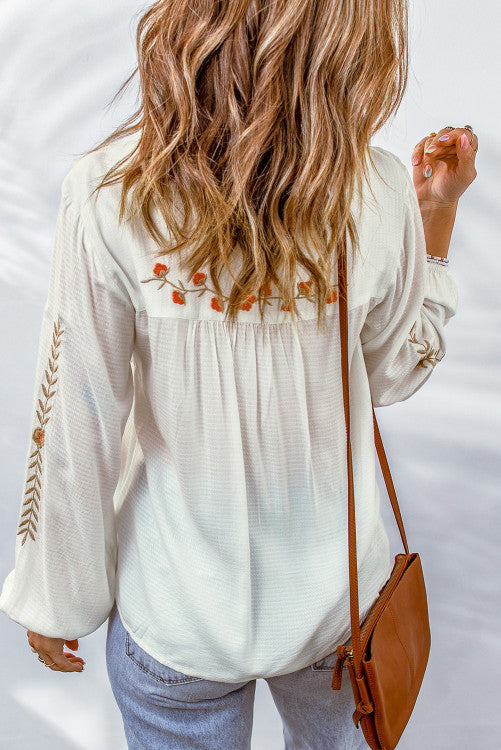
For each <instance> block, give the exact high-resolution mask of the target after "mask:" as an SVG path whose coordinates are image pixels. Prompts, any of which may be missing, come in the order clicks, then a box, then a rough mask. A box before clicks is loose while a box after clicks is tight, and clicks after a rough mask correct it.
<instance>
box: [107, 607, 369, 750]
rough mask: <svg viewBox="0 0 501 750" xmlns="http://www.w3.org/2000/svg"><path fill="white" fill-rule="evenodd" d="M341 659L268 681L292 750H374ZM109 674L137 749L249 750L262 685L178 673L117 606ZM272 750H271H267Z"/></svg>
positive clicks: (127, 733)
mask: <svg viewBox="0 0 501 750" xmlns="http://www.w3.org/2000/svg"><path fill="white" fill-rule="evenodd" d="M335 661H336V652H335V651H334V652H333V653H332V654H329V655H328V656H326V657H324V658H323V659H320V660H319V661H317V662H315V663H314V664H311V665H310V666H308V667H305V668H304V669H300V670H298V671H297V672H291V673H290V674H285V675H279V676H278V677H269V678H265V679H266V682H267V683H268V686H269V688H270V692H271V695H272V697H273V700H274V702H275V705H276V707H277V709H278V712H279V714H280V716H281V719H282V723H283V731H284V741H285V750H362V749H363V750H366V748H367V743H366V741H365V739H364V736H363V734H362V730H361V729H360V728H358V729H357V728H356V727H355V725H354V723H353V719H352V718H351V717H352V713H353V711H354V710H355V701H354V698H353V693H352V688H351V683H350V678H349V675H348V672H347V670H346V665H345V668H344V669H343V679H342V686H341V689H340V690H333V689H332V687H331V681H332V671H333V668H334V664H335ZM106 667H107V670H108V676H109V679H110V683H111V688H112V691H113V695H114V697H115V700H116V702H117V704H118V707H119V709H120V712H121V714H122V719H123V724H124V730H125V736H126V739H127V744H128V747H129V748H130V749H131V750H157V748H158V749H160V748H162V749H163V748H165V750H249V749H250V746H251V734H252V716H253V709H254V694H255V690H256V680H249V681H247V682H233V683H229V682H216V681H212V680H205V679H202V678H200V677H192V676H190V675H186V674H182V673H181V672H177V671H176V670H175V669H172V668H171V667H168V666H165V665H164V664H161V663H160V662H158V661H157V660H156V659H154V658H153V657H151V656H150V655H149V654H148V653H147V652H146V651H144V650H143V649H142V648H141V647H140V646H139V645H138V644H137V643H136V642H135V641H134V640H133V639H132V638H131V636H130V635H129V633H128V632H127V631H126V630H125V628H124V626H123V623H122V620H121V619H120V614H119V612H118V609H117V606H116V603H115V604H114V606H113V609H112V611H111V613H110V617H109V620H108V632H107V639H106ZM267 750H268V749H267Z"/></svg>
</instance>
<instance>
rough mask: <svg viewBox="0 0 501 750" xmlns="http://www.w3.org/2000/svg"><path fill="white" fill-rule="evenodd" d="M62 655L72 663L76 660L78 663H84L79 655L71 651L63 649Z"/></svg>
mask: <svg viewBox="0 0 501 750" xmlns="http://www.w3.org/2000/svg"><path fill="white" fill-rule="evenodd" d="M64 656H65V657H66V658H67V659H69V660H70V661H71V662H73V664H75V663H77V662H78V663H80V664H85V659H83V658H82V657H81V656H77V655H76V654H71V653H69V652H66V651H65V652H64Z"/></svg>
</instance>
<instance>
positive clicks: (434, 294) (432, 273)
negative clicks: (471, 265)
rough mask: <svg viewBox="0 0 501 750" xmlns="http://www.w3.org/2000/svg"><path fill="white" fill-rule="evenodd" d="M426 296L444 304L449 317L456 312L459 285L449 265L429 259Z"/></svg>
mask: <svg viewBox="0 0 501 750" xmlns="http://www.w3.org/2000/svg"><path fill="white" fill-rule="evenodd" d="M426 265H427V269H428V270H427V274H426V286H425V297H426V299H429V300H431V301H432V302H436V303H437V304H439V305H442V306H443V307H444V308H445V309H446V311H447V319H448V318H451V317H452V316H453V315H455V314H456V311H457V308H458V285H457V282H456V279H455V278H454V276H453V275H452V274H451V272H450V269H449V267H448V266H443V265H441V264H440V263H432V262H431V261H427V263H426Z"/></svg>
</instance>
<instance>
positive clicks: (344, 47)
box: [0, 0, 478, 750]
mask: <svg viewBox="0 0 501 750" xmlns="http://www.w3.org/2000/svg"><path fill="white" fill-rule="evenodd" d="M137 41H138V52H139V55H138V70H139V73H140V78H141V106H140V107H139V109H138V111H137V112H136V113H135V114H134V115H133V116H132V117H131V118H130V119H129V120H127V122H126V123H125V125H123V126H122V127H121V128H119V129H118V130H117V131H115V132H114V133H113V134H112V135H111V136H110V137H109V138H107V139H106V140H105V141H104V142H103V143H102V144H100V145H99V146H98V147H96V148H95V149H93V150H92V151H90V152H88V153H86V154H84V155H82V156H81V157H80V158H79V159H77V160H76V161H75V163H74V164H73V166H72V168H71V169H70V170H69V172H68V174H67V175H66V177H65V179H64V181H63V185H62V191H61V203H60V207H59V214H58V220H57V229H56V236H55V243H54V250H53V254H52V260H51V271H50V281H49V291H48V297H47V303H46V306H45V309H44V314H43V324H42V329H41V335H40V344H39V355H38V364H37V375H36V379H35V392H34V395H33V424H32V432H31V439H30V445H29V452H28V457H27V462H26V476H25V493H24V495H25V496H24V498H23V503H22V506H21V510H20V516H19V525H18V530H17V535H16V550H15V556H16V560H15V568H14V570H12V571H11V572H10V573H9V575H8V576H7V577H6V579H5V581H4V584H3V589H2V594H1V598H0V608H1V609H2V610H3V611H4V612H6V613H7V614H8V615H9V616H10V617H11V618H12V619H14V620H15V621H17V622H19V623H20V624H21V625H23V626H24V627H25V628H27V636H28V642H29V644H30V645H31V647H32V650H33V651H35V652H37V653H38V655H39V659H40V660H41V661H43V662H44V663H45V665H46V666H47V667H49V668H50V669H54V670H57V671H63V672H74V671H75V672H80V671H82V670H83V664H84V660H83V659H82V658H81V657H79V656H77V655H75V654H72V653H70V652H68V651H66V652H65V651H64V650H63V648H64V646H65V645H66V647H68V648H70V649H71V650H72V651H75V650H77V648H78V639H79V638H81V637H83V636H85V635H87V634H89V633H92V632H94V631H95V630H96V629H97V628H98V627H99V626H100V625H101V624H103V623H104V622H105V621H106V620H108V631H107V647H106V659H107V667H108V673H109V676H110V682H111V687H112V689H113V693H114V696H115V698H116V700H117V703H118V706H119V708H120V711H121V712H122V717H123V721H124V727H125V733H126V737H127V741H128V744H129V747H131V748H160V747H162V748H163V747H165V748H176V749H177V748H183V750H184V749H185V748H186V749H188V748H204V750H208V749H211V748H228V750H230V749H231V750H234V749H236V748H238V749H240V748H248V747H250V735H251V730H252V711H253V698H254V691H255V680H256V679H257V678H259V677H262V678H264V679H266V680H267V683H268V685H269V687H270V690H271V693H272V696H273V699H274V701H275V703H276V706H277V708H278V710H279V712H280V714H281V717H282V720H283V724H284V737H285V740H286V746H287V748H289V749H292V748H319V749H322V750H325V749H326V748H338V749H340V748H348V747H349V748H360V747H365V746H366V743H365V741H364V738H363V736H362V733H361V731H360V730H357V728H356V727H355V726H354V724H353V721H352V711H353V696H352V692H351V686H350V684H349V680H348V679H346V677H345V679H344V680H343V683H342V689H341V690H340V691H335V692H334V691H333V690H332V689H331V678H332V669H333V667H334V662H335V658H336V647H337V645H338V644H339V643H344V642H346V641H347V640H348V639H349V637H350V617H349V581H348V559H347V558H348V555H347V532H346V524H347V499H346V498H347V495H346V489H347V476H346V453H345V446H346V442H345V438H346V434H345V423H344V412H343V402H342V383H341V369H340V355H339V325H338V323H339V318H338V293H337V259H338V256H339V254H340V253H346V258H347V271H348V292H347V294H348V305H349V326H350V329H349V358H350V388H352V389H353V390H352V404H351V420H352V426H353V429H352V454H353V463H354V481H355V497H356V503H357V505H356V508H357V554H358V560H359V572H358V584H359V598H360V614H361V620H362V619H363V618H364V616H365V614H366V613H367V612H368V610H369V609H370V607H371V605H372V603H373V602H374V600H375V598H376V597H377V595H378V591H379V589H380V588H381V586H382V585H383V584H384V582H385V581H386V579H387V578H388V576H389V574H390V571H391V568H392V563H393V560H392V559H391V558H390V552H389V542H388V537H387V535H386V531H385V528H384V526H383V523H382V518H381V515H380V498H379V492H378V486H377V483H376V474H375V455H374V436H373V430H372V410H371V406H372V405H374V406H385V405H388V404H392V403H395V402H398V401H403V400H405V399H407V398H409V397H410V396H411V395H412V394H413V393H415V392H416V391H417V390H418V389H419V388H421V387H422V386H423V385H424V383H425V382H426V380H427V379H428V378H429V376H430V375H431V372H432V371H433V369H434V367H435V366H436V364H437V363H438V362H440V361H441V359H442V358H443V356H444V354H445V336H444V327H445V325H446V324H447V322H448V321H449V319H450V318H451V317H452V316H453V315H454V314H455V312H456V308H457V285H456V281H455V279H454V277H453V276H452V275H451V273H450V271H449V268H448V265H447V257H446V256H447V253H448V247H449V243H450V238H451V232H452V228H453V224H454V218H455V213H456V208H457V205H458V200H459V197H460V196H461V195H462V193H463V192H464V191H465V190H466V189H467V187H468V185H469V184H470V183H471V182H472V181H473V180H474V179H475V177H476V170H475V166H474V161H475V153H476V150H477V148H478V140H477V137H476V136H475V135H474V134H473V131H472V130H471V128H470V127H469V126H465V127H464V128H455V127H452V126H448V127H445V128H443V129H441V130H439V131H438V132H437V133H431V134H430V136H427V137H424V138H422V139H421V140H420V141H419V143H418V144H417V145H416V148H415V150H414V152H413V156H414V157H415V160H414V161H413V165H414V166H413V173H412V178H411V176H410V174H409V172H408V170H407V167H406V166H405V165H404V164H403V163H402V162H401V161H400V159H398V158H397V157H396V156H395V155H393V154H392V153H391V152H389V151H386V150H385V149H382V148H377V147H371V146H370V145H369V143H370V139H371V137H372V136H373V135H374V134H375V133H376V132H377V130H378V129H379V128H380V127H381V126H382V125H383V124H384V123H385V122H386V121H387V120H388V119H389V117H390V115H391V114H392V113H393V112H395V111H396V109H397V108H398V105H399V104H400V101H401V99H402V96H403V93H404V91H405V87H406V82H407V9H406V4H405V0H400V2H393V0H392V2H390V0H388V1H387V2H385V1H383V2H380V3H351V2H350V3H348V2H342V0H339V1H338V2H336V1H335V0H302V2H296V1H295V0H292V1H291V0H289V2H287V3H285V2H283V1H281V0H275V2H273V1H272V2H270V0H232V2H231V3H229V2H227V3H215V2H211V1H210V0H190V2H189V3H188V2H185V0H176V2H173V0H163V1H162V2H157V3H155V4H154V5H153V6H152V7H151V8H150V9H149V10H148V11H147V12H146V13H145V14H144V16H143V17H142V18H141V20H140V22H139V28H138V33H137ZM129 80H130V79H129ZM431 147H433V148H434V150H430V148H431ZM367 157H368V158H367ZM355 186H356V188H357V190H355ZM209 709H210V710H209Z"/></svg>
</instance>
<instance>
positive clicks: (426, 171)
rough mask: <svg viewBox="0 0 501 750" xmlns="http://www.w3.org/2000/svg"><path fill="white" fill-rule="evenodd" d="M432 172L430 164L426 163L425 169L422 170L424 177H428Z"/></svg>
mask: <svg viewBox="0 0 501 750" xmlns="http://www.w3.org/2000/svg"><path fill="white" fill-rule="evenodd" d="M432 172H433V170H432V168H431V166H430V165H429V164H427V166H426V169H425V170H424V176H425V177H429V176H430V175H431V173H432Z"/></svg>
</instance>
